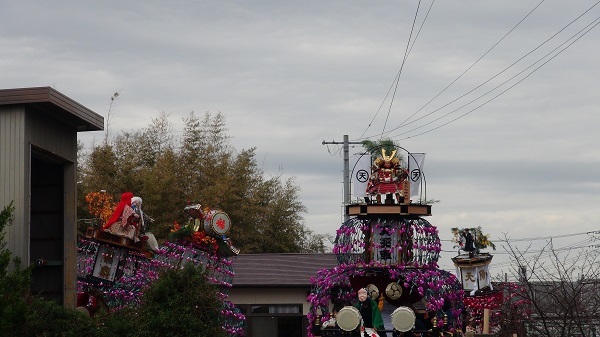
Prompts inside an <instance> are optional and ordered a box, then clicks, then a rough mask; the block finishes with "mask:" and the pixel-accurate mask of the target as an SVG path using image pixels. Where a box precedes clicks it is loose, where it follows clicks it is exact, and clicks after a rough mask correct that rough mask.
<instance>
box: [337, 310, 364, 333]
mask: <svg viewBox="0 0 600 337" xmlns="http://www.w3.org/2000/svg"><path fill="white" fill-rule="evenodd" d="M335 318H336V320H337V324H338V326H339V327H340V329H342V330H344V331H354V329H356V328H357V327H358V326H359V325H360V321H361V319H362V317H361V316H360V312H359V311H358V309H356V308H355V307H353V306H350V305H348V306H345V307H343V308H342V309H340V311H338V313H337V315H336V316H335Z"/></svg>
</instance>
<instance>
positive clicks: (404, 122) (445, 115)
mask: <svg viewBox="0 0 600 337" xmlns="http://www.w3.org/2000/svg"><path fill="white" fill-rule="evenodd" d="M542 2H543V1H542ZM599 3H600V1H598V2H596V3H595V4H593V5H592V6H591V7H589V8H588V9H587V10H585V11H584V12H583V13H581V14H580V15H579V16H577V17H576V18H575V19H573V20H572V21H571V22H569V23H568V24H567V25H565V26H564V27H563V28H561V29H560V30H559V31H557V32H556V33H554V34H553V35H552V36H551V37H549V38H548V39H546V40H545V41H544V42H542V43H541V44H540V45H538V46H537V47H536V48H534V49H533V50H532V51H530V52H528V53H526V54H525V55H523V56H522V57H520V58H519V59H518V60H517V61H515V62H513V63H512V64H511V65H510V66H508V67H507V68H505V69H504V70H502V71H500V72H499V73H497V74H496V75H494V76H493V77H491V78H490V79H488V80H486V81H485V82H483V83H481V84H480V85H478V86H477V87H475V88H474V89H472V90H470V91H468V92H467V93H465V94H463V95H461V96H460V97H458V98H456V99H454V100H452V101H450V102H449V103H447V104H445V105H443V106H441V107H439V108H437V109H435V110H434V111H432V112H430V113H428V114H426V115H424V116H422V117H420V118H418V119H416V120H413V121H411V122H408V123H407V121H408V120H409V119H410V118H412V117H413V116H414V115H415V114H416V113H418V112H420V111H421V110H422V109H423V108H424V107H425V106H427V105H428V104H429V103H431V102H432V101H433V100H434V99H435V98H436V97H437V96H439V95H440V94H441V93H442V92H444V91H445V90H446V89H447V88H448V87H449V86H450V85H452V84H453V83H455V82H456V81H457V80H458V78H460V77H461V76H462V75H464V73H463V74H461V75H460V76H459V77H458V78H457V79H456V80H454V81H453V82H452V83H451V84H450V85H449V86H447V87H446V88H445V89H444V90H442V92H440V94H438V95H436V96H435V97H434V98H433V99H431V100H430V101H429V102H428V103H426V104H425V106H423V107H422V108H421V109H419V110H418V111H417V112H415V113H414V114H413V115H411V117H409V118H408V119H406V120H404V121H403V122H402V124H400V125H399V126H397V127H396V128H394V129H391V130H389V131H387V132H385V133H383V134H378V135H373V136H371V137H378V136H383V135H384V134H389V133H391V132H393V131H395V130H397V129H399V128H401V127H403V126H406V125H410V124H412V123H415V122H417V121H419V120H421V119H423V118H425V117H427V116H430V115H432V114H433V113H435V112H437V111H439V110H441V109H443V108H445V107H447V106H449V105H450V104H452V103H454V102H456V101H458V100H459V99H461V98H463V97H465V96H466V95H468V94H470V93H472V92H473V91H475V90H477V89H479V88H480V87H481V86H483V85H484V84H486V83H488V82H489V81H491V80H492V79H494V78H496V77H497V76H499V75H500V74H502V73H503V72H505V71H506V70H508V69H509V68H511V67H513V66H514V65H515V64H516V63H518V62H519V61H521V60H522V59H524V58H525V57H527V56H528V55H530V54H532V53H533V52H534V51H536V50H537V49H539V48H540V47H541V46H543V45H544V44H546V43H547V42H548V41H550V40H551V39H553V38H555V37H556V36H557V35H558V34H559V33H561V32H562V31H564V30H565V29H566V28H568V27H569V26H571V25H572V24H573V23H574V22H576V21H578V20H579V19H580V18H581V17H582V16H584V15H585V14H586V13H588V12H589V11H590V10H592V9H593V8H594V7H595V6H597V5H598V4H599ZM539 5H541V2H540V3H539V4H538V5H537V6H536V7H535V8H534V9H532V11H530V12H529V13H528V14H527V15H526V16H525V17H524V18H523V19H522V20H521V21H520V22H519V23H518V24H517V25H516V26H518V25H519V24H520V23H521V22H522V21H523V20H525V18H526V17H527V16H529V15H530V14H531V13H532V12H533V10H535V9H536V8H537V7H538V6H539ZM597 20H598V19H596V20H594V21H592V23H590V24H588V25H587V26H585V27H584V28H583V29H581V30H580V31H578V32H577V33H575V34H574V35H572V36H571V37H570V38H569V39H567V40H566V41H565V42H563V43H562V44H561V45H559V46H558V47H556V48H555V49H554V50H553V51H552V52H554V51H556V50H557V49H559V48H560V47H561V46H563V45H565V44H567V43H568V42H569V41H570V40H571V39H574V38H575V37H576V36H577V35H579V34H581V35H580V36H579V37H577V38H576V39H575V40H574V41H572V42H571V43H570V44H568V45H567V46H566V47H565V48H564V49H562V50H560V51H559V52H557V53H556V54H555V55H554V56H552V57H551V58H550V59H549V60H548V61H546V62H544V63H542V64H541V65H540V66H539V67H537V68H535V69H534V70H533V71H531V72H530V73H529V74H527V75H526V76H525V77H524V78H523V79H521V80H520V81H518V82H517V83H515V84H514V85H512V86H510V87H509V88H508V89H506V90H504V91H503V92H501V93H500V94H498V95H496V96H494V97H493V98H491V99H490V100H488V101H486V102H484V103H482V104H481V105H479V106H477V107H476V108H474V109H472V110H470V111H468V112H466V113H464V114H463V115H461V116H459V117H457V118H455V119H453V120H450V121H449V122H446V123H444V124H441V125H439V126H437V127H434V128H432V129H429V130H427V131H425V132H421V133H418V134H416V135H412V136H409V137H406V138H404V139H407V138H413V137H416V136H420V135H423V134H425V133H428V132H431V131H434V130H436V129H439V128H441V127H443V126H445V125H448V124H450V123H452V122H454V121H456V120H458V119H460V118H462V117H464V116H466V115H468V114H470V113H471V112H473V111H475V110H477V109H479V108H481V107H482V106H484V105H486V104H487V103H489V102H491V101H492V100H494V99H496V98H497V97H498V96H500V95H502V94H504V93H505V92H506V91H508V90H510V89H512V88H513V87H514V86H516V85H517V84H519V83H520V82H522V81H523V80H525V79H526V78H528V77H529V76H530V75H531V74H533V73H534V72H535V71H537V70H538V69H539V68H541V67H542V66H544V65H545V64H547V63H548V62H549V61H550V60H552V59H553V58H554V57H556V56H558V55H559V54H561V53H562V52H563V51H564V50H565V49H567V48H568V47H570V46H571V45H572V44H573V43H574V42H576V41H577V40H579V38H581V37H582V36H584V35H585V34H587V33H588V32H589V31H590V30H591V29H593V28H594V27H595V26H596V25H597V23H596V24H594V22H596V21H597ZM516 26H515V27H513V29H514V28H516ZM590 26H592V27H591V28H589V29H587V31H585V32H583V31H584V30H586V28H588V27H590ZM511 31H512V29H511ZM582 32H583V33H582ZM509 33H510V32H509ZM507 35H508V33H507V34H506V35H505V36H504V37H506V36H507ZM504 37H503V38H502V39H504ZM502 39H501V40H502ZM501 40H500V41H501ZM500 41H498V43H499V42H500ZM498 43H497V44H498ZM497 44H495V45H494V46H496V45H497ZM492 48H493V47H492ZM490 50H491V49H490ZM488 52H489V50H488ZM488 52H486V54H487V53H488ZM552 52H550V53H548V54H546V55H545V56H543V57H542V58H540V59H539V60H537V61H536V62H534V63H533V64H531V65H530V66H529V67H527V68H525V69H524V70H522V71H521V72H519V73H518V74H516V75H514V76H512V77H511V78H510V79H508V80H506V81H504V82H503V83H501V84H500V85H498V86H496V87H495V88H493V89H492V90H490V91H488V92H486V93H485V94H482V95H481V96H479V97H477V98H476V99H474V100H471V101H470V102H468V103H466V104H464V105H462V106H461V107H459V108H457V109H455V110H453V111H451V112H449V113H446V114H444V115H443V116H442V117H438V118H436V119H434V120H433V121H430V122H427V123H425V124H423V125H421V126H419V127H416V128H413V129H411V130H409V131H405V132H403V133H400V134H398V135H394V136H392V138H393V137H398V136H401V135H405V134H408V133H411V132H413V131H415V130H418V129H420V128H423V127H425V126H427V125H430V124H432V123H434V122H436V121H438V120H440V119H442V118H444V117H447V116H448V115H450V114H452V113H454V112H456V111H458V110H460V109H462V108H464V107H466V106H468V105H470V104H471V103H473V102H475V101H477V100H479V99H481V98H482V97H484V96H486V95H488V94H489V93H491V92H493V91H494V90H496V89H498V88H499V87H501V86H503V85H504V84H506V83H507V82H509V81H510V80H512V79H514V78H515V77H517V76H519V75H521V74H522V73H524V72H525V71H526V70H527V69H529V68H531V67H533V66H534V65H535V64H537V63H539V62H541V61H542V60H543V59H544V58H546V57H548V55H550V54H551V53H552ZM486 54H484V56H485V55H486ZM482 57H483V56H482ZM482 57H481V58H482ZM481 58H480V59H481ZM480 59H479V60H480ZM479 60H478V61H479ZM478 61H476V62H478ZM473 65H475V63H474V64H473ZM473 65H472V66H473ZM472 66H471V67H472ZM471 67H469V68H468V69H467V70H469V69H470V68H471ZM465 72H466V71H465Z"/></svg>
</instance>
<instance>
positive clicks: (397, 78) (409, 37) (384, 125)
mask: <svg viewBox="0 0 600 337" xmlns="http://www.w3.org/2000/svg"><path fill="white" fill-rule="evenodd" d="M420 7H421V0H419V3H418V4H417V10H416V11H415V18H414V19H413V23H412V26H411V28H410V34H409V36H408V42H407V44H406V50H405V51H404V58H403V59H402V64H401V65H400V70H399V71H398V75H397V76H396V85H395V87H394V93H393V94H392V98H391V100H390V107H389V109H388V113H387V116H386V117H385V123H383V130H382V131H381V134H382V136H381V137H380V139H381V138H382V137H383V134H384V133H385V127H386V125H387V122H388V119H389V118H390V112H391V111H392V105H393V104H394V97H396V91H397V90H398V84H399V83H400V75H401V74H402V69H403V68H404V64H405V63H406V59H407V58H408V53H409V51H410V49H411V48H410V41H411V40H412V34H413V31H414V29H415V23H416V22H417V16H418V15H419V8H420ZM415 39H416V38H415Z"/></svg>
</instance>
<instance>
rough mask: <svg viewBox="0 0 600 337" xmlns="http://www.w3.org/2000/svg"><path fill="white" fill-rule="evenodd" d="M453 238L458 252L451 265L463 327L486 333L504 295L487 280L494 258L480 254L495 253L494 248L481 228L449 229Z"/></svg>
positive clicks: (491, 324)
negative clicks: (457, 281)
mask: <svg viewBox="0 0 600 337" xmlns="http://www.w3.org/2000/svg"><path fill="white" fill-rule="evenodd" d="M452 234H453V235H454V237H453V239H452V242H454V243H455V246H454V248H458V255H457V256H455V257H453V258H452V262H454V266H455V267H456V275H458V277H459V278H460V280H461V284H462V288H463V290H464V305H465V315H466V319H465V324H466V325H467V326H468V328H469V329H472V330H474V331H478V332H486V333H487V332H489V331H490V330H491V329H494V325H496V324H497V322H496V320H495V317H498V315H497V314H498V310H499V309H500V308H501V307H502V305H503V302H504V298H503V297H504V296H503V292H502V291H501V289H495V288H494V285H493V284H492V281H491V277H490V263H491V262H492V258H493V257H494V256H493V255H491V254H490V253H487V252H483V251H482V250H484V249H487V248H488V247H490V248H492V249H494V250H495V249H496V246H495V245H494V243H492V242H491V241H490V240H489V235H484V234H483V233H482V231H481V227H476V228H475V227H474V228H462V229H459V228H452ZM486 309H487V310H486ZM486 312H487V313H488V315H487V317H486V315H485V313H486ZM485 330H487V331H485Z"/></svg>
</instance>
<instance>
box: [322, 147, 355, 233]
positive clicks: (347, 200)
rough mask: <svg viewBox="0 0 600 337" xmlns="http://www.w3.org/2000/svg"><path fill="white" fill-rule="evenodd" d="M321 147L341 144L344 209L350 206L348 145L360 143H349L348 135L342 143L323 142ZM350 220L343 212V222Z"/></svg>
mask: <svg viewBox="0 0 600 337" xmlns="http://www.w3.org/2000/svg"><path fill="white" fill-rule="evenodd" d="M322 144H323V145H325V144H342V147H343V150H344V173H343V174H344V197H343V198H344V207H346V205H349V204H350V144H362V142H351V141H349V140H348V135H344V141H343V142H342V143H340V142H336V141H332V142H326V141H323V143H322ZM348 219H350V216H349V215H348V214H346V210H344V222H345V221H347V220H348Z"/></svg>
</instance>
